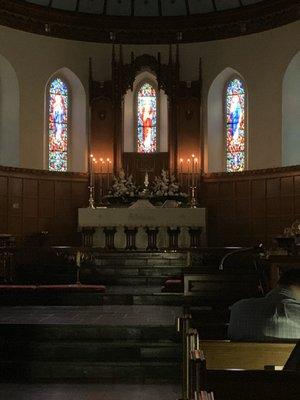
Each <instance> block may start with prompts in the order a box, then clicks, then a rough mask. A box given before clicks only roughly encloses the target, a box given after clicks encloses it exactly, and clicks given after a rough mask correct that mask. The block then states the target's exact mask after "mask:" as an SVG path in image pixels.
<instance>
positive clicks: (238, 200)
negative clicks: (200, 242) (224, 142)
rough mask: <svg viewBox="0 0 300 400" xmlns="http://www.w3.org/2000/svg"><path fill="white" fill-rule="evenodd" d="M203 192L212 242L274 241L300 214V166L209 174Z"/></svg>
mask: <svg viewBox="0 0 300 400" xmlns="http://www.w3.org/2000/svg"><path fill="white" fill-rule="evenodd" d="M199 195H200V197H201V203H202V205H203V206H205V207H207V209H208V213H207V214H208V223H207V226H208V238H209V244H210V245H244V246H247V245H253V244H256V243H260V242H262V243H265V244H268V245H270V244H271V243H272V241H273V238H274V236H276V235H278V234H281V233H283V230H284V228H285V227H287V226H290V225H291V224H292V222H293V221H294V220H295V219H296V218H300V166H295V167H287V168H274V169H267V170H257V171H246V172H244V173H237V174H226V173H221V174H207V175H204V177H203V184H202V188H201V190H200V193H199Z"/></svg>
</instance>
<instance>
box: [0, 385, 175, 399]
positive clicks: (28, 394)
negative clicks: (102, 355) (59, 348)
mask: <svg viewBox="0 0 300 400" xmlns="http://www.w3.org/2000/svg"><path fill="white" fill-rule="evenodd" d="M179 393H180V388H179V387H178V386H172V385H125V384H124V385H97V384H93V385H90V384H86V385H84V384H72V385H70V384H47V385H46V384H38V385H29V384H18V385H17V384H0V399H1V400H176V399H178V398H179Z"/></svg>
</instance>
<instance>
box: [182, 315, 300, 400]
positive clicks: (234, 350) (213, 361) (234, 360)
mask: <svg viewBox="0 0 300 400" xmlns="http://www.w3.org/2000/svg"><path fill="white" fill-rule="evenodd" d="M177 331H178V332H179V333H181V335H182V355H183V363H182V373H183V380H182V399H184V400H189V399H193V398H195V399H200V397H199V396H200V395H199V393H200V391H207V392H213V393H214V394H215V398H216V399H217V400H218V399H219V400H221V399H226V400H227V399H228V400H233V399H234V397H230V395H231V394H232V393H231V392H230V394H229V395H228V396H227V397H224V395H222V393H223V392H224V391H223V392H222V390H221V389H222V384H224V385H225V383H224V382H223V381H222V379H223V378H222V377H223V375H222V372H226V373H227V371H231V372H232V374H233V375H232V376H233V379H235V381H234V382H235V384H236V386H237V388H236V391H237V392H239V391H240V390H242V389H241V388H242V386H241V388H240V387H239V386H238V383H239V382H243V379H244V381H245V382H246V380H247V379H248V378H249V379H250V378H251V379H253V381H254V383H253V387H254V388H255V386H256V384H255V382H256V381H257V385H260V387H261V388H263V389H259V391H260V393H261V394H264V395H265V394H266V393H265V386H264V385H265V384H266V381H267V379H268V377H270V380H272V379H273V380H276V377H277V376H278V377H279V379H281V380H282V379H283V380H284V382H285V380H287V381H288V382H290V381H292V380H293V379H294V378H295V376H294V375H293V376H292V375H291V374H289V372H286V371H272V370H264V369H265V367H269V369H271V366H273V367H283V366H284V365H285V363H286V361H287V359H288V358H289V356H290V354H291V352H292V351H293V349H294V348H295V345H296V343H286V342H285V343H280V342H273V343H245V342H230V341H202V340H200V339H199V334H198V332H197V330H196V329H193V328H191V316H190V315H189V314H185V315H183V316H182V317H181V318H179V319H178V320H177ZM219 371H221V372H219ZM243 371H246V372H245V373H244V375H243V374H242V372H243ZM238 372H241V374H240V375H234V373H238ZM277 372H282V374H281V375H276V373H277ZM257 373H261V375H260V374H257ZM247 374H248V375H247ZM264 374H265V375H264ZM274 374H275V375H274ZM298 375H299V376H298V377H297V384H298V385H300V373H299V374H298ZM236 376H237V378H236ZM244 376H246V378H244ZM239 377H240V378H239ZM219 381H220V382H221V383H220V384H218V385H219V386H218V385H217V382H219ZM222 382H223V383H222ZM215 383H216V384H215ZM228 385H229V386H230V383H228ZM276 385H277V384H276ZM258 387H259V386H258ZM244 390H245V388H244ZM297 390H298V389H297ZM277 392H278V391H274V396H275V397H273V398H274V400H275V399H276V400H277V399H278V400H279V399H280V400H281V399H291V400H292V399H293V400H296V399H298V400H299V399H300V397H299V398H293V397H291V396H292V395H294V392H293V391H289V392H288V393H289V396H290V397H276V396H277ZM220 393H221V396H222V397H220ZM253 393H254V392H252V395H253ZM272 393H273V392H272ZM281 393H282V390H281ZM217 394H218V395H217ZM299 394H300V388H299ZM239 396H240V397H239V400H246V399H249V400H250V399H251V400H258V399H267V400H270V399H271V398H272V397H270V398H269V397H255V396H254V397H242V392H241V391H240V392H239ZM235 398H236V399H238V397H235Z"/></svg>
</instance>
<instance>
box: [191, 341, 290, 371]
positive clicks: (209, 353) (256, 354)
mask: <svg viewBox="0 0 300 400" xmlns="http://www.w3.org/2000/svg"><path fill="white" fill-rule="evenodd" d="M199 346H200V348H201V350H202V351H203V353H204V354H205V358H206V366H207V369H209V370H222V369H248V370H263V369H264V368H265V367H266V366H271V365H274V366H284V364H285V363H286V361H287V359H288V357H289V355H290V354H291V352H292V350H293V349H294V347H295V343H282V342H280V343H279V342H278V343H277V342H274V343H246V342H230V341H226V340H208V341H200V343H199Z"/></svg>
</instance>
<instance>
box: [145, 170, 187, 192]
mask: <svg viewBox="0 0 300 400" xmlns="http://www.w3.org/2000/svg"><path fill="white" fill-rule="evenodd" d="M151 195H152V196H153V197H176V196H180V197H187V195H186V193H182V192H180V189H179V184H178V183H177V182H176V179H175V176H174V175H173V174H169V172H168V171H166V170H164V169H163V170H162V171H161V175H160V176H156V177H155V178H154V184H153V186H152V188H151Z"/></svg>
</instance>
